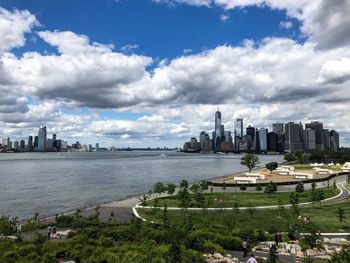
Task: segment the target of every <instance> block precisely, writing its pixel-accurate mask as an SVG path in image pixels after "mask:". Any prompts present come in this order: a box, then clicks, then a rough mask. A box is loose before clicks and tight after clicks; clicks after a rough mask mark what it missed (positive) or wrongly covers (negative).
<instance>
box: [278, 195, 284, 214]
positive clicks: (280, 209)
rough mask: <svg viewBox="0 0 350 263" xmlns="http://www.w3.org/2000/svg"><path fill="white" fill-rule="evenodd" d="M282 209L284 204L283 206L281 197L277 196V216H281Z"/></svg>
mask: <svg viewBox="0 0 350 263" xmlns="http://www.w3.org/2000/svg"><path fill="white" fill-rule="evenodd" d="M283 210H284V206H283V202H282V199H281V198H278V217H281V214H282V211H283Z"/></svg>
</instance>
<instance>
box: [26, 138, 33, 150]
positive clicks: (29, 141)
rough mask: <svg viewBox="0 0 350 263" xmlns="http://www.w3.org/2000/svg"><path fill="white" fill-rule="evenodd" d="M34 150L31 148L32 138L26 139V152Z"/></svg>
mask: <svg viewBox="0 0 350 263" xmlns="http://www.w3.org/2000/svg"><path fill="white" fill-rule="evenodd" d="M33 150H34V146H33V136H29V137H28V144H27V151H28V152H32V151H33Z"/></svg>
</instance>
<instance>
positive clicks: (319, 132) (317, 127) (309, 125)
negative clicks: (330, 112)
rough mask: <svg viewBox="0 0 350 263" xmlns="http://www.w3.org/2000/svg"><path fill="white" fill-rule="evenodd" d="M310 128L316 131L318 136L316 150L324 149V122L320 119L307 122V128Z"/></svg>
mask: <svg viewBox="0 0 350 263" xmlns="http://www.w3.org/2000/svg"><path fill="white" fill-rule="evenodd" d="M307 128H310V129H312V130H314V131H315V137H316V150H323V149H324V145H323V123H321V122H318V121H312V122H311V123H306V124H305V129H307Z"/></svg>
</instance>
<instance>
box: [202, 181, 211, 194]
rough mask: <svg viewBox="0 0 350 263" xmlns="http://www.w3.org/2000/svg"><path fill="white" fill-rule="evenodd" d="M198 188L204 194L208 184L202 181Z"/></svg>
mask: <svg viewBox="0 0 350 263" xmlns="http://www.w3.org/2000/svg"><path fill="white" fill-rule="evenodd" d="M200 186H201V190H202V192H205V191H207V190H208V189H209V186H208V182H207V181H204V180H203V181H202V182H201V183H200Z"/></svg>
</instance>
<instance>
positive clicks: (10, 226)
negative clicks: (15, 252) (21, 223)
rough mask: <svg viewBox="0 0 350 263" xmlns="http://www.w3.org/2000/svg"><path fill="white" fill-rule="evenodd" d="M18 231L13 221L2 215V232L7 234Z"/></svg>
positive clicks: (0, 227) (0, 223) (0, 225)
mask: <svg viewBox="0 0 350 263" xmlns="http://www.w3.org/2000/svg"><path fill="white" fill-rule="evenodd" d="M15 232H16V228H15V225H14V223H13V221H12V220H11V219H10V218H9V217H7V216H1V217H0V234H3V235H5V236H8V235H11V234H13V233H15Z"/></svg>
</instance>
